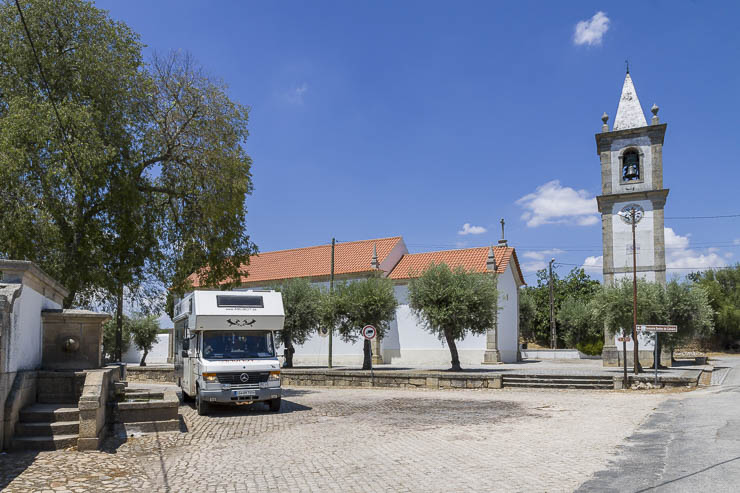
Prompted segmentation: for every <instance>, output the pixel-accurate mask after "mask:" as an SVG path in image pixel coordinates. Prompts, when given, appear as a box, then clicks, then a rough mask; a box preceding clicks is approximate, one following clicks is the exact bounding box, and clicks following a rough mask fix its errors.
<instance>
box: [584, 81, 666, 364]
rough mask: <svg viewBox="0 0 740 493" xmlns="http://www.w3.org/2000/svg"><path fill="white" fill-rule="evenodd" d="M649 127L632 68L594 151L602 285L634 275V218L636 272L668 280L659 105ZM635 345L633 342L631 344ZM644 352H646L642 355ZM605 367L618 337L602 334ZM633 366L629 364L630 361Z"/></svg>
mask: <svg viewBox="0 0 740 493" xmlns="http://www.w3.org/2000/svg"><path fill="white" fill-rule="evenodd" d="M651 112H652V114H653V116H652V119H651V122H650V125H648V123H647V121H646V119H645V114H644V113H643V110H642V106H641V105H640V100H639V99H638V98H637V91H635V86H634V84H633V82H632V78H631V77H630V73H629V69H628V71H627V75H626V77H625V79H624V86H623V87H622V95H621V97H620V99H619V106H618V107H617V116H616V118H615V119H614V125H613V127H612V128H611V130H610V129H609V123H608V122H609V116H608V115H607V114H606V113H604V115H603V116H602V117H601V119H602V121H603V126H602V131H601V133H597V134H596V152H597V154H598V155H599V157H600V159H601V195H599V196H598V197H596V199H597V202H598V207H599V212H600V213H601V225H602V239H603V248H604V251H603V273H604V284H613V283H614V282H615V281H617V280H619V279H622V278H624V277H628V278H630V279H631V278H632V275H633V268H634V267H635V266H634V265H633V239H632V221H633V220H634V222H635V226H634V228H635V248H634V251H635V252H636V255H635V263H636V271H637V275H638V276H639V277H640V278H643V279H645V280H647V281H651V282H660V283H665V282H666V264H665V238H664V224H663V223H664V214H663V208H664V207H665V203H666V198H667V197H668V189H667V188H663V138H664V137H665V132H666V124H665V123H660V120H659V119H658V106H656V105H655V104H654V105H653V106H652V108H651ZM639 342H640V347H641V348H644V349H645V351H642V350H641V351H640V361H641V362H642V360H643V357H644V358H645V361H646V362H647V364H652V355H651V354H650V352H651V351H652V341H648V340H647V339H646V340H645V341H644V342H645V344H643V340H642V338H640V341H639ZM629 346H631V342H630V343H629ZM643 353H645V354H644V355H643ZM602 358H603V361H604V365H605V366H616V365H617V364H620V360H619V358H620V351H619V350H618V349H617V347H616V342H615V338H614V336H612V335H609V334H608V333H606V334H605V336H604V350H603V353H602ZM630 364H631V363H630Z"/></svg>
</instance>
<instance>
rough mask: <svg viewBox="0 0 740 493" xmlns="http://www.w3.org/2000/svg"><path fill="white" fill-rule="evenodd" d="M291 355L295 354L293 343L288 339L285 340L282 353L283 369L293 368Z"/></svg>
mask: <svg viewBox="0 0 740 493" xmlns="http://www.w3.org/2000/svg"><path fill="white" fill-rule="evenodd" d="M293 353H295V348H294V347H293V341H291V340H290V338H288V339H286V340H285V352H283V356H285V361H284V362H283V368H293Z"/></svg>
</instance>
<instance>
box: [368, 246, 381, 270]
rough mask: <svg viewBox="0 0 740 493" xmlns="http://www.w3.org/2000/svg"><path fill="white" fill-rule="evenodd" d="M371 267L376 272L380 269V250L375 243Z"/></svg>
mask: <svg viewBox="0 0 740 493" xmlns="http://www.w3.org/2000/svg"><path fill="white" fill-rule="evenodd" d="M370 265H371V266H372V268H373V269H375V270H379V269H380V262H378V248H377V245H376V244H375V243H373V259H372V260H371V261H370Z"/></svg>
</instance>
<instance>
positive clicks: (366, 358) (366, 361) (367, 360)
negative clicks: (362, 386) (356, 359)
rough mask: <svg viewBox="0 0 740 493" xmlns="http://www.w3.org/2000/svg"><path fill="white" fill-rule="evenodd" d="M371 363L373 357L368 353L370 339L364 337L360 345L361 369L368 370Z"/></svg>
mask: <svg viewBox="0 0 740 493" xmlns="http://www.w3.org/2000/svg"><path fill="white" fill-rule="evenodd" d="M363 339H364V338H363ZM372 363H373V357H372V356H371V355H370V341H369V340H367V339H365V343H364V344H363V346H362V369H363V370H369V369H370V368H371V366H372Z"/></svg>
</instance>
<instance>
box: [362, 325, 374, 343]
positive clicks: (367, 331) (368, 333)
mask: <svg viewBox="0 0 740 493" xmlns="http://www.w3.org/2000/svg"><path fill="white" fill-rule="evenodd" d="M377 333H378V331H377V330H375V327H373V326H372V325H366V326H364V327H363V328H362V337H364V338H365V339H367V340H368V341H372V340H373V339H375V336H376V335H377Z"/></svg>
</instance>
